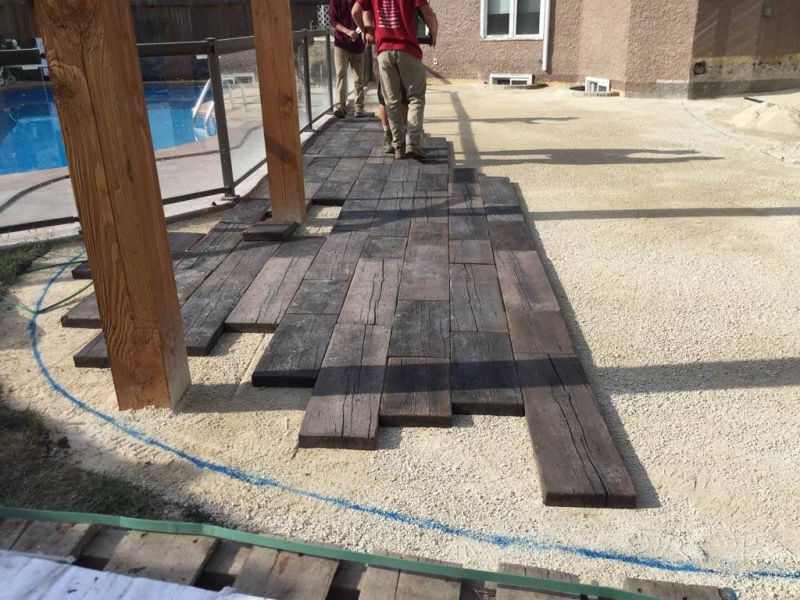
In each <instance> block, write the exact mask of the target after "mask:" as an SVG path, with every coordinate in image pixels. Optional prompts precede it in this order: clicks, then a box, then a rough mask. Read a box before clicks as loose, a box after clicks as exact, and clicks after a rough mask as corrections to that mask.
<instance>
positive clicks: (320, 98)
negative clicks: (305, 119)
mask: <svg viewBox="0 0 800 600" xmlns="http://www.w3.org/2000/svg"><path fill="white" fill-rule="evenodd" d="M308 44H309V45H308V58H309V62H310V63H311V69H310V79H311V113H312V115H313V117H314V119H318V118H320V117H321V116H322V115H324V114H325V113H326V112H327V111H328V109H329V108H330V106H329V105H330V92H329V88H328V59H327V58H326V56H325V50H326V46H325V36H324V35H323V36H321V37H315V38H312V39H310V40H308Z"/></svg>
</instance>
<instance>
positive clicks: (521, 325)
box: [507, 310, 573, 354]
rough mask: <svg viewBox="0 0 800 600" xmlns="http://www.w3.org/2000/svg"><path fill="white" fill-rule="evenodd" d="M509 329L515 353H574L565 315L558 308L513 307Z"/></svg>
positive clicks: (510, 313) (510, 312) (509, 313)
mask: <svg viewBox="0 0 800 600" xmlns="http://www.w3.org/2000/svg"><path fill="white" fill-rule="evenodd" d="M507 316H508V331H509V333H510V334H511V345H512V346H513V347H514V353H515V354H571V353H572V352H573V349H572V342H571V341H570V337H569V332H568V331H567V326H566V324H565V323H564V317H563V316H562V314H561V313H560V312H559V311H557V310H509V311H508V314H507Z"/></svg>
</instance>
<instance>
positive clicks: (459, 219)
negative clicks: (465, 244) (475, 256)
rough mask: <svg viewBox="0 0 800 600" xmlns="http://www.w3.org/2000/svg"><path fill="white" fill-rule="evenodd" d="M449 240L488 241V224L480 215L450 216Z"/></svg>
mask: <svg viewBox="0 0 800 600" xmlns="http://www.w3.org/2000/svg"><path fill="white" fill-rule="evenodd" d="M450 239H451V240H488V239H489V223H488V221H487V220H486V217H484V216H481V215H466V216H463V215H457V216H452V215H451V216H450Z"/></svg>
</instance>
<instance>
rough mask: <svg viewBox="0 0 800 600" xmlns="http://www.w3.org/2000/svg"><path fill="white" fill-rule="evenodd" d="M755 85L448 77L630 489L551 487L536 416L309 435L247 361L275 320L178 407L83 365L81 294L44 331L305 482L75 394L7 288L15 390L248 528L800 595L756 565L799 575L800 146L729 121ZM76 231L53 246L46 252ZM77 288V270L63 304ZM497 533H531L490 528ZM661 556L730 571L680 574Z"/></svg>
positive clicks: (433, 106)
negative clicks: (520, 223)
mask: <svg viewBox="0 0 800 600" xmlns="http://www.w3.org/2000/svg"><path fill="white" fill-rule="evenodd" d="M737 102H742V100H741V99H727V100H717V101H702V102H689V101H683V102H682V101H674V100H670V101H667V100H629V99H620V98H609V99H605V98H576V97H570V96H568V95H567V94H566V93H565V92H564V91H563V90H536V91H524V92H523V91H519V90H509V91H502V90H493V89H489V88H486V87H482V86H431V87H430V88H429V97H428V108H427V115H426V117H427V125H426V128H427V130H428V131H429V133H431V134H432V135H444V136H446V137H447V138H448V140H450V141H452V142H453V146H454V151H455V159H456V163H457V164H461V165H467V166H476V167H481V168H482V169H483V170H484V172H486V173H487V174H489V175H502V176H507V177H510V178H511V180H512V181H514V182H516V183H517V184H518V185H519V189H520V192H521V194H522V196H523V197H524V199H525V205H526V207H527V210H528V214H527V218H528V220H529V223H530V224H531V225H532V226H533V227H534V229H535V235H536V239H537V244H539V246H540V250H541V252H542V255H543V257H544V258H545V262H546V265H547V268H548V270H549V272H550V275H551V280H552V281H553V284H554V287H555V288H556V292H557V295H558V297H559V301H560V303H561V306H562V309H563V311H564V313H565V316H566V318H567V321H568V325H569V327H570V332H571V334H572V337H573V340H574V342H575V345H576V348H577V350H578V353H579V354H580V357H581V360H582V362H583V364H584V366H585V367H586V369H587V371H588V373H589V376H590V378H591V380H592V382H593V384H594V385H595V389H596V392H597V395H598V400H599V402H600V405H601V409H602V411H603V413H604V415H605V417H606V419H607V421H608V424H609V427H610V429H611V431H612V434H613V436H614V438H615V440H616V442H617V444H618V446H619V448H620V450H621V452H622V454H623V456H624V459H625V462H626V464H627V465H628V467H629V468H630V470H631V471H632V474H633V476H634V479H635V484H636V487H637V490H638V492H639V493H640V496H641V499H642V506H641V508H639V509H637V510H635V511H615V510H596V509H592V510H583V509H565V508H547V507H544V506H542V503H541V494H540V489H539V483H538V480H537V471H536V465H535V462H534V460H533V456H532V453H531V449H530V443H529V440H528V435H527V431H526V427H525V423H524V420H523V419H518V418H501V417H477V416H476V417H457V418H456V419H455V426H454V427H453V428H452V429H449V430H439V429H435V430H434V429H411V428H407V429H402V430H397V429H383V430H382V432H381V434H380V439H379V450H378V451H376V452H358V451H343V450H320V449H315V450H298V449H297V445H296V440H297V431H298V429H299V426H300V422H301V419H302V414H303V412H302V411H303V408H304V406H305V404H306V402H307V400H308V397H309V392H308V391H307V390H265V389H254V388H252V387H251V386H250V385H249V383H248V382H249V377H250V373H251V371H252V369H253V367H254V365H255V362H256V361H257V359H258V357H259V356H260V354H261V352H262V351H263V348H265V346H266V344H267V343H268V341H269V338H270V336H269V335H253V334H245V335H240V334H226V335H224V336H223V338H222V340H221V341H220V343H219V344H218V345H217V347H216V348H215V350H214V353H213V355H212V356H210V357H206V358H192V359H190V366H191V371H192V378H193V381H194V386H193V387H192V389H191V391H190V392H189V393H188V395H187V397H186V399H185V400H184V401H183V403H182V404H181V406H180V408H179V410H178V411H176V412H175V413H170V412H167V411H163V410H155V409H147V410H142V411H138V412H135V413H134V412H127V413H119V412H118V411H117V410H116V402H115V398H114V394H113V386H112V383H111V376H110V373H108V372H105V371H93V370H77V369H75V368H74V367H73V366H72V354H73V353H74V352H76V351H77V350H78V349H79V348H80V347H81V346H82V345H83V344H84V343H85V342H87V341H88V340H89V339H91V337H92V336H93V335H94V333H93V332H91V331H84V330H74V329H62V328H61V327H60V325H59V318H60V316H61V314H63V311H54V312H52V313H48V314H44V315H42V316H40V317H39V319H38V331H37V333H38V338H37V339H38V344H39V349H40V351H41V355H42V360H43V362H44V364H45V366H46V368H47V369H48V370H49V372H50V374H51V375H52V377H53V379H54V380H55V381H56V382H58V384H60V385H61V386H63V389H64V390H66V391H67V392H68V393H70V394H72V395H74V397H76V398H78V399H80V400H81V401H83V402H85V403H86V404H87V405H88V406H89V407H91V408H93V409H96V410H98V411H102V412H103V413H106V414H109V415H111V416H113V417H115V418H116V419H118V420H119V423H120V425H121V426H123V427H131V428H135V429H136V430H138V431H141V432H144V433H145V434H147V435H149V436H152V437H153V438H155V439H156V440H159V441H161V442H163V443H166V444H168V445H171V446H173V447H175V448H179V449H182V450H185V451H186V452H188V453H190V454H193V455H196V456H198V457H200V458H202V459H205V460H210V461H214V462H216V463H220V464H224V465H228V466H230V467H231V468H235V469H239V470H241V471H243V472H246V473H248V474H252V475H255V476H260V477H264V478H270V479H272V480H276V481H278V482H281V484H285V485H286V486H290V487H291V488H294V489H293V490H287V489H285V488H282V487H275V486H271V485H262V486H257V485H252V484H250V483H245V482H241V481H236V480H232V479H231V478H229V477H226V476H225V475H224V474H219V473H215V472H211V471H209V470H203V469H199V468H197V467H196V466H194V465H192V464H190V463H188V462H186V461H184V460H181V459H179V458H177V457H175V456H174V455H170V454H168V453H166V452H164V451H162V450H158V449H156V448H154V447H152V446H150V445H147V444H144V443H142V442H140V441H137V440H135V439H133V438H131V437H130V436H128V435H125V434H124V433H123V432H121V431H120V430H119V429H116V428H114V427H112V426H110V425H108V424H106V423H104V422H102V421H101V420H99V419H98V418H96V417H95V416H93V415H91V414H89V413H87V412H86V411H84V410H81V409H79V408H77V407H76V406H75V405H74V404H71V403H70V402H69V401H68V400H66V399H65V398H64V397H63V396H61V395H59V394H58V393H56V392H55V391H54V390H53V389H52V388H51V386H50V385H49V384H48V382H47V381H46V379H45V378H44V377H43V376H42V374H41V372H40V370H39V368H38V366H37V364H36V362H35V361H34V359H33V356H32V352H31V342H30V338H29V331H28V322H29V318H28V317H27V316H26V315H25V314H24V313H22V312H20V311H18V310H16V309H12V308H9V307H3V308H0V386H2V388H3V389H4V391H5V395H6V396H7V398H8V400H9V402H10V404H11V405H13V406H18V407H29V406H30V407H32V408H35V409H36V410H38V411H41V412H42V413H44V415H45V416H46V418H47V420H48V425H49V426H52V427H55V428H57V429H58V430H59V431H60V432H63V434H64V435H67V436H68V437H69V440H70V444H71V446H72V448H73V455H74V456H80V457H81V458H82V461H81V462H82V465H83V466H84V467H86V468H89V469H95V470H110V471H113V472H115V473H119V474H121V475H122V476H124V477H127V478H129V479H130V480H131V481H132V482H136V483H139V484H144V485H146V486H148V487H150V488H153V489H155V490H158V491H159V492H161V493H162V494H164V495H165V496H166V497H167V498H169V499H173V500H176V501H178V502H184V503H187V504H188V503H195V504H200V505H202V506H203V508H204V509H206V510H207V511H209V512H210V513H212V514H214V515H215V516H216V517H218V518H220V519H221V520H223V521H224V522H227V523H229V524H231V525H232V526H236V527H244V528H248V529H251V530H257V531H267V532H271V533H275V534H279V535H286V536H293V537H298V538H303V539H307V540H313V541H320V542H327V543H333V544H340V545H344V546H347V547H348V548H353V549H358V550H368V551H369V550H378V549H387V548H388V549H391V550H393V551H396V552H405V553H411V554H417V555H421V556H427V557H435V558H438V559H441V560H449V561H454V562H459V563H463V564H464V565H467V566H471V567H481V568H488V569H494V568H496V566H497V563H498V561H500V560H502V561H506V562H518V563H523V564H530V565H536V566H540V567H547V568H555V569H561V570H566V571H571V572H573V573H576V574H577V575H579V576H580V577H581V579H582V580H583V581H586V582H591V581H597V582H599V583H602V584H605V585H616V586H620V585H621V584H622V582H623V579H624V577H627V576H636V577H646V578H656V579H668V580H674V581H681V582H686V583H690V582H691V583H703V584H714V585H721V586H732V587H734V588H735V590H736V592H737V594H738V597H739V598H740V599H746V600H762V599H770V598H775V599H777V598H794V597H800V579H799V578H800V575H795V576H794V577H762V576H757V575H753V574H752V573H753V572H760V571H769V572H776V571H780V572H787V573H792V572H793V573H795V574H798V573H800V558H798V557H799V556H800V495H799V494H798V489H800V469H798V468H797V465H798V464H800V412H798V410H797V403H798V399H800V294H799V293H798V291H797V290H798V287H799V286H800V241H798V240H800V235H798V233H799V232H800V206H799V205H798V192H797V190H798V189H800V166H798V165H794V164H790V163H788V162H787V161H782V160H781V159H780V158H779V157H776V156H775V155H774V153H769V152H765V151H764V144H765V143H767V142H768V140H767V141H765V138H764V136H763V134H762V135H759V136H758V137H749V136H747V134H744V133H742V132H734V131H733V130H732V128H731V127H732V126H731V125H730V124H729V123H728V121H726V119H725V118H722V117H724V116H725V115H731V114H736V112H737V111H738V110H741V108H740V107H739V105H737V104H736V103H737ZM726 118H728V119H729V117H726ZM780 143H785V140H780ZM313 216H314V218H315V221H314V222H313V223H312V224H311V226H310V227H309V229H308V231H313V232H319V231H324V228H325V226H326V223H327V222H330V219H332V218H334V217H335V216H336V212H335V209H333V210H332V209H324V210H318V211H316V212H315V214H314V215H313ZM213 223H214V217H213V216H212V217H210V218H208V219H203V220H200V221H196V222H192V223H184V224H180V225H176V226H173V228H176V229H180V230H192V229H194V230H200V231H201V230H204V229H208V228H209V227H211V226H212V225H213ZM79 250H80V247H79V246H77V245H63V246H58V247H57V248H56V249H55V250H54V251H53V252H51V253H50V254H49V255H48V256H47V257H46V258H45V259H44V260H45V261H47V262H56V261H58V260H62V259H64V258H69V257H72V256H73V255H74V254H75V253H77V252H78V251H79ZM48 278H49V274H48V273H44V272H36V273H30V274H28V275H25V276H23V277H22V278H21V279H20V280H19V281H18V282H17V284H15V286H14V287H13V288H12V289H11V293H12V294H13V297H14V298H15V299H16V300H18V301H22V302H24V303H26V304H28V305H31V304H33V303H35V302H36V300H37V298H38V297H39V296H40V294H41V293H42V289H43V287H44V285H45V284H46V283H47V280H48ZM82 285H84V282H76V281H72V280H71V279H69V277H68V275H67V274H65V275H64V276H62V277H61V278H59V279H58V280H57V282H56V283H54V284H53V286H52V288H51V289H50V292H49V294H48V296H47V298H46V302H45V303H50V302H53V301H56V300H58V299H59V298H63V297H65V296H67V295H68V294H70V293H72V292H74V291H77V290H78V289H80V287H81V286H82ZM262 483H266V482H262ZM296 490H303V491H309V492H313V493H316V494H320V495H323V496H325V497H326V498H328V500H321V499H319V498H314V497H308V496H304V495H299V494H297V493H295V491H296ZM331 499H342V500H343V501H347V502H353V503H358V504H360V505H364V506H370V507H377V508H379V509H383V510H385V511H387V512H385V513H381V514H372V513H364V512H359V511H356V510H353V507H352V506H345V505H343V502H340V501H339V500H336V501H333V500H331ZM398 514H402V515H405V514H407V515H413V516H416V517H421V518H423V519H425V518H431V519H435V520H437V521H439V522H442V523H445V524H447V525H448V526H450V529H449V530H447V531H443V530H442V529H441V528H437V527H436V526H435V523H432V522H430V521H428V522H425V523H416V524H414V523H412V524H409V523H403V522H400V521H398V517H397V515H398ZM495 535H497V536H519V537H520V538H522V539H523V542H519V543H517V542H513V543H510V544H509V543H507V541H508V540H507V538H492V539H486V536H495ZM585 550H591V551H598V552H600V553H604V554H602V556H592V555H591V554H590V553H586V552H585ZM621 555H624V556H627V557H628V558H627V559H626V560H620V556H621ZM655 560H659V561H666V562H669V563H673V564H686V565H694V566H698V567H701V568H710V569H714V570H716V571H718V572H719V574H713V575H712V574H702V573H695V572H669V571H666V570H663V569H659V568H655V562H653V561H655ZM748 574H750V575H748Z"/></svg>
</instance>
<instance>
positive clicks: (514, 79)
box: [489, 73, 533, 85]
mask: <svg viewBox="0 0 800 600" xmlns="http://www.w3.org/2000/svg"><path fill="white" fill-rule="evenodd" d="M489 83H491V84H492V85H533V75H498V74H495V73H492V74H491V75H490V79H489Z"/></svg>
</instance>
